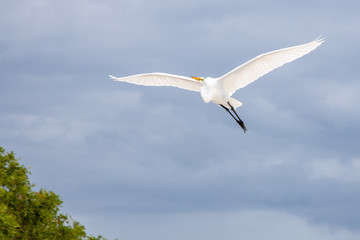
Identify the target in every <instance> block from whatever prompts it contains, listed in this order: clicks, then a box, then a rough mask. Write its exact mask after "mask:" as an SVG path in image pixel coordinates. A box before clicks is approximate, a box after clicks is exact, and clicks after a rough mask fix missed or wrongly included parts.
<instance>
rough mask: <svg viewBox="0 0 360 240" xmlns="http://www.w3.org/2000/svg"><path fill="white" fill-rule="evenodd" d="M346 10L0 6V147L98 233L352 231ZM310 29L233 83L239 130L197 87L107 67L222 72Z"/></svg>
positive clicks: (340, 235)
mask: <svg viewBox="0 0 360 240" xmlns="http://www.w3.org/2000/svg"><path fill="white" fill-rule="evenodd" d="M294 4H295V5H294ZM358 5H359V4H358V3H357V2H354V1H348V2H346V4H344V3H337V2H328V1H327V2H324V1H316V2H313V1H312V2H310V1H305V2H299V3H291V4H290V3H288V2H284V1H277V2H276V4H274V2H267V1H261V2H254V1H251V2H249V1H231V0H229V1H226V2H221V3H220V2H208V1H195V2H194V1H191V2H190V1H175V2H165V1H161V0H158V1H151V2H149V1H102V2H98V1H77V2H76V3H63V2H61V3H60V2H57V1H40V0H39V1H20V2H19V1H17V2H16V3H15V2H9V1H1V2H0V6H1V7H0V9H1V10H0V30H1V32H2V33H3V34H1V36H0V81H1V87H0V108H1V117H0V145H1V146H3V147H5V148H6V149H7V150H14V151H15V152H16V153H17V155H18V156H19V157H20V158H21V159H22V161H23V163H24V164H25V165H26V166H31V168H32V169H31V171H32V173H33V174H32V176H31V179H32V181H33V182H34V183H36V184H37V186H38V187H45V188H48V189H49V190H53V191H54V192H56V193H58V194H60V196H61V197H62V198H63V200H64V209H63V210H64V212H67V213H69V214H70V215H72V216H73V217H74V218H75V219H77V220H79V221H80V222H82V223H83V224H85V225H86V227H87V229H88V230H89V232H91V233H94V234H103V235H105V236H106V237H109V238H113V237H114V238H115V237H118V238H119V239H121V238H127V239H143V238H144V236H147V238H150V239H152V238H157V239H158V238H172V239H176V236H177V237H178V239H180V238H181V239H184V238H187V239H189V238H190V239H191V238H193V239H199V238H207V239H218V238H219V237H218V236H222V238H226V239H238V238H239V236H240V237H241V238H246V239H252V238H253V239H259V238H263V236H266V237H267V238H269V239H288V238H289V236H290V235H289V234H290V233H293V234H292V235H291V236H292V239H296V238H295V237H299V238H300V237H301V239H305V238H306V239H358V238H359V236H358V235H359V226H360V218H359V217H358V216H357V215H356V214H354V212H356V210H357V209H358V208H359V204H358V202H359V194H358V191H357V186H358V185H359V181H360V179H359V174H358V172H359V166H358V165H359V149H358V146H357V145H358V140H357V138H358V135H359V130H360V125H359V122H360V121H359V120H360V119H359V118H360V116H359V112H360V111H359V110H360V109H359V106H358V104H357V102H359V97H358V93H357V92H358V89H359V83H358V76H359V69H358V67H357V65H356V64H357V60H356V59H357V55H358V53H359V50H358V47H357V44H358V42H359V34H358V33H357V31H354V29H355V28H356V26H358V25H359V23H360V18H359V16H358V14H357V12H356V11H355V10H354V9H357V8H358V7H359V6H358ZM319 35H323V36H325V37H326V39H327V41H326V42H325V43H324V44H323V45H322V46H321V47H320V48H318V49H316V51H314V52H313V53H311V54H309V55H308V56H305V57H303V58H302V59H299V60H297V61H295V62H293V63H290V64H287V65H285V66H284V67H282V68H280V69H278V70H276V71H274V72H272V73H270V74H268V75H266V76H264V77H263V78H262V79H260V80H258V81H256V82H254V83H253V84H251V85H250V86H248V87H246V89H241V90H240V91H238V92H237V93H236V95H235V96H236V98H238V99H239V100H241V101H242V102H244V106H243V107H241V108H239V113H240V114H241V116H242V118H243V119H244V120H245V122H246V124H247V126H248V128H249V131H248V132H247V133H246V134H245V135H244V134H243V133H242V131H241V129H239V128H238V126H237V125H236V124H235V123H234V122H233V120H232V119H231V118H230V116H228V115H227V114H226V112H225V111H223V109H221V108H219V107H217V106H215V105H213V104H203V102H202V100H201V97H200V96H198V94H197V93H194V92H186V91H182V90H179V89H169V88H146V87H140V86H132V85H129V84H121V83H116V82H113V81H111V80H110V79H108V77H107V74H113V75H118V76H124V75H128V74H135V73H142V72H155V71H162V72H169V73H173V74H182V75H189V76H191V75H199V76H207V75H210V76H220V75H222V74H224V73H225V72H227V71H229V70H231V69H232V68H234V67H236V66H238V65H240V64H241V63H243V62H245V61H247V60H249V59H250V58H252V57H255V56H256V55H258V54H260V53H264V52H266V51H271V50H275V49H277V48H282V47H288V46H292V45H296V44H300V43H304V42H307V41H311V40H313V39H314V38H316V37H318V36H319ZM281 226H286V227H281ZM206 229H212V230H206ZM258 229H263V231H261V232H260V231H258ZM174 233H177V234H176V236H174ZM262 234H263V235H262Z"/></svg>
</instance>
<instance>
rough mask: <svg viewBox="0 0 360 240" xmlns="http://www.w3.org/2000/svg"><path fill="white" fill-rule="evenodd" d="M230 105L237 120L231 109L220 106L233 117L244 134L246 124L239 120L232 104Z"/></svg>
mask: <svg viewBox="0 0 360 240" xmlns="http://www.w3.org/2000/svg"><path fill="white" fill-rule="evenodd" d="M228 104H229V106H230V107H231V110H232V111H233V112H234V113H235V114H236V116H237V118H236V117H235V116H234V115H233V114H232V113H231V112H230V110H229V108H227V107H225V106H224V105H222V104H219V106H220V107H222V108H223V109H225V110H226V111H227V112H228V113H229V114H230V115H231V117H232V118H233V119H234V120H235V121H236V122H237V123H238V124H239V125H240V127H241V128H242V129H243V130H244V132H246V131H247V128H246V127H245V124H244V122H243V121H242V120H241V119H240V118H239V116H238V115H237V113H236V112H235V109H234V108H233V107H232V106H231V105H230V103H228Z"/></svg>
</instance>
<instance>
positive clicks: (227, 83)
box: [219, 38, 324, 96]
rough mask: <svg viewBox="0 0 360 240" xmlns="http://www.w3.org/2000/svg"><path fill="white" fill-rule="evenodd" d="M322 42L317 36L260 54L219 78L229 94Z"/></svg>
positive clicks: (304, 53) (302, 54) (308, 51)
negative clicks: (306, 41)
mask: <svg viewBox="0 0 360 240" xmlns="http://www.w3.org/2000/svg"><path fill="white" fill-rule="evenodd" d="M323 42H324V40H323V39H321V38H318V39H316V40H314V41H312V42H309V43H305V44H302V45H298V46H294V47H289V48H283V49H279V50H276V51H272V52H268V53H265V54H261V55H259V56H257V57H255V58H253V59H251V60H250V61H248V62H246V63H244V64H243V65H241V66H239V67H237V68H235V69H234V70H232V71H230V72H228V73H226V74H225V75H224V76H222V77H220V78H219V82H220V83H221V84H222V85H223V87H224V89H225V90H226V92H228V93H229V94H230V96H231V95H232V94H233V93H234V92H235V91H236V90H238V89H239V88H243V87H245V86H247V85H248V84H250V83H252V82H253V81H255V80H257V79H258V78H260V77H261V76H263V75H265V74H267V73H269V72H271V71H272V70H274V69H276V68H278V67H280V66H282V65H284V64H285V63H289V62H291V61H294V60H295V59H297V58H300V57H302V56H304V55H306V54H308V53H310V52H311V51H312V50H314V49H315V48H317V47H318V46H320V45H321V44H322V43H323Z"/></svg>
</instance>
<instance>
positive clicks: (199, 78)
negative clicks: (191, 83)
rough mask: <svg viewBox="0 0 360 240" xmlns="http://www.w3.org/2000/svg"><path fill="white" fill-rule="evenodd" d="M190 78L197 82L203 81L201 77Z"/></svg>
mask: <svg viewBox="0 0 360 240" xmlns="http://www.w3.org/2000/svg"><path fill="white" fill-rule="evenodd" d="M192 78H193V79H195V80H197V81H204V78H203V77H194V76H192Z"/></svg>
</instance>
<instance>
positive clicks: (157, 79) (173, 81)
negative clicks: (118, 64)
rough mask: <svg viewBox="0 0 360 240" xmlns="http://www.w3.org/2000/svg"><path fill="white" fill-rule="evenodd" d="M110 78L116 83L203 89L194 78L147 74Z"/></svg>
mask: <svg viewBox="0 0 360 240" xmlns="http://www.w3.org/2000/svg"><path fill="white" fill-rule="evenodd" d="M109 77H110V78H112V79H114V80H115V81H119V82H127V83H132V84H136V85H143V86H171V87H178V88H182V89H186V90H190V91H195V92H200V88H201V83H200V82H198V81H196V80H194V79H192V78H189V77H183V76H177V75H172V74H167V73H145V74H137V75H132V76H128V77H122V78H117V77H114V76H111V75H109Z"/></svg>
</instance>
